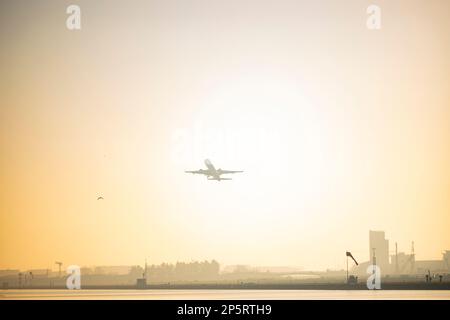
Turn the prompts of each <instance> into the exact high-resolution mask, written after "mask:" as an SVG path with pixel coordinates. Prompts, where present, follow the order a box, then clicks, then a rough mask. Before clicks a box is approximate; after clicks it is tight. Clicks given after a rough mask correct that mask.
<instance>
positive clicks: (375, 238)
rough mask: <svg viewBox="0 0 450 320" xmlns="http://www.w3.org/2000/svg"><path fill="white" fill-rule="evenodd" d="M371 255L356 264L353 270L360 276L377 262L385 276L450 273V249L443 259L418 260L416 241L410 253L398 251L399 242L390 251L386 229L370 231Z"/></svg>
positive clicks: (445, 252)
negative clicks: (366, 259)
mask: <svg viewBox="0 0 450 320" xmlns="http://www.w3.org/2000/svg"><path fill="white" fill-rule="evenodd" d="M391 253H392V254H391ZM369 257H370V258H369V261H366V262H362V263H360V264H359V265H358V266H355V267H354V269H353V272H354V273H356V274H358V275H360V276H363V275H367V274H366V270H367V267H368V266H369V265H373V264H376V265H377V266H379V267H380V269H381V272H382V275H384V276H386V275H393V276H404V275H416V276H420V275H426V274H434V275H442V274H444V275H449V274H450V250H446V251H444V252H443V254H442V259H441V260H416V254H415V252H414V242H412V243H411V252H410V253H405V252H398V247H397V243H395V249H394V250H393V251H390V248H389V240H388V239H386V237H385V233H384V231H369Z"/></svg>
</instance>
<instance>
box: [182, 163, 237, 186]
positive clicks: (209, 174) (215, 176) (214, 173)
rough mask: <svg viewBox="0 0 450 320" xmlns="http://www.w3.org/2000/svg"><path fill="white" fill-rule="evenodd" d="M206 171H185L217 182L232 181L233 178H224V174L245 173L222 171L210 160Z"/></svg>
mask: <svg viewBox="0 0 450 320" xmlns="http://www.w3.org/2000/svg"><path fill="white" fill-rule="evenodd" d="M205 165H206V168H207V169H206V170H205V169H200V170H195V171H185V172H186V173H193V174H203V175H205V176H206V178H207V179H208V180H216V181H222V180H232V179H231V178H222V177H221V175H222V174H229V173H240V172H244V171H233V170H222V169H220V168H219V169H216V168H215V167H214V166H213V164H212V163H211V161H210V160H208V159H206V160H205Z"/></svg>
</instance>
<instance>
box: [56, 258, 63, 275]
mask: <svg viewBox="0 0 450 320" xmlns="http://www.w3.org/2000/svg"><path fill="white" fill-rule="evenodd" d="M55 264H57V265H58V267H59V277H60V278H61V267H62V265H63V263H62V262H59V261H56V262H55Z"/></svg>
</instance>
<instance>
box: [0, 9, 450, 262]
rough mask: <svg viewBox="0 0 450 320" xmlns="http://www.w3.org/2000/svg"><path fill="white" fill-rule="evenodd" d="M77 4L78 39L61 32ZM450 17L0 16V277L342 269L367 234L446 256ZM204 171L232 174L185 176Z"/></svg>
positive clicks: (425, 254) (362, 251)
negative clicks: (371, 24)
mask: <svg viewBox="0 0 450 320" xmlns="http://www.w3.org/2000/svg"><path fill="white" fill-rule="evenodd" d="M71 4H77V5H78V6H79V7H80V8H81V30H68V29H67V27H66V19H67V18H68V16H69V15H68V14H67V13H66V8H67V7H68V6H69V5H71ZM371 4H376V5H378V6H379V7H380V9H381V29H379V30H369V29H368V28H367V25H366V20H367V18H368V17H369V15H368V14H367V12H366V9H367V7H368V6H369V5H371ZM448 12H450V2H449V1H447V0H431V1H425V0H420V1H418V0H397V1H381V0H377V1H375V0H374V1H360V0H346V1H342V0H339V1H338V0H334V1H333V0H319V1H300V0H296V1H290V0H258V1H256V0H243V1H237V0H227V1H225V0H208V1H207V0H152V1H137V0H133V1H117V0H108V1H106V0H105V1H100V0H95V1H92V0H90V1H87V0H83V1H80V0H79V1H77V0H72V1H56V0H55V1H48V0H39V1H24V0H14V1H13V0H4V1H1V3H0V43H1V48H2V49H1V50H0V75H1V76H0V268H3V269H5V268H21V269H25V268H53V269H55V268H57V267H56V266H55V265H54V262H55V261H63V262H64V264H65V265H70V264H76V265H80V266H84V265H134V264H141V265H142V264H143V263H144V259H145V258H147V260H148V262H149V263H155V264H156V263H162V262H176V261H187V262H188V261H192V260H205V259H208V260H210V259H216V260H217V261H219V262H220V263H221V264H222V265H230V264H249V265H258V266H301V267H303V268H305V269H315V270H319V269H320V270H324V269H341V268H345V262H346V257H345V251H351V252H352V253H353V254H354V256H355V257H356V258H357V260H359V261H364V260H368V259H369V245H368V233H369V230H384V231H385V232H386V237H387V238H388V239H389V240H390V250H391V251H392V252H393V251H394V243H395V242H398V246H399V251H404V252H407V253H409V251H410V247H411V241H414V242H415V251H416V258H417V259H440V258H441V253H442V251H443V250H445V249H450V233H449V230H450V165H449V164H450V125H449V124H450V61H449V59H448V57H450V37H449V32H450V21H449V20H448ZM206 158H208V159H210V160H211V161H212V162H213V164H214V165H215V166H216V167H217V168H222V169H228V170H244V171H245V172H244V173H242V174H236V175H234V176H233V180H232V181H221V182H217V181H207V180H206V179H205V178H204V177H201V176H193V175H188V174H185V173H184V171H185V170H197V169H200V168H202V167H204V164H203V161H204V159H206ZM98 196H102V197H103V198H104V200H97V197H98Z"/></svg>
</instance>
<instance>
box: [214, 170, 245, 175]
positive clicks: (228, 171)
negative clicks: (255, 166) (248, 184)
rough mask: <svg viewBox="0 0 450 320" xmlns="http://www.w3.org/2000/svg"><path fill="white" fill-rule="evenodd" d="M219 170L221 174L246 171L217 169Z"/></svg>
mask: <svg viewBox="0 0 450 320" xmlns="http://www.w3.org/2000/svg"><path fill="white" fill-rule="evenodd" d="M217 172H218V173H219V174H227V173H241V172H244V171H235V170H222V169H219V170H217Z"/></svg>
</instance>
